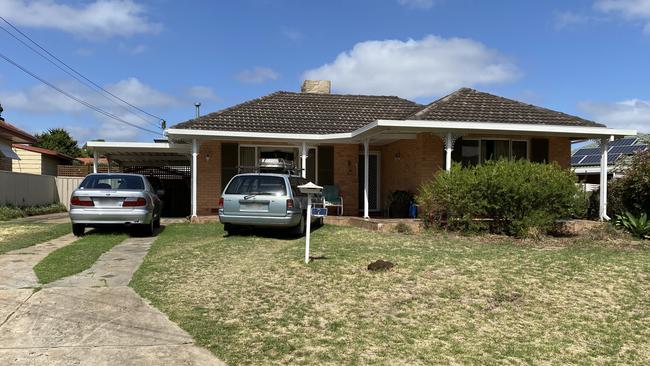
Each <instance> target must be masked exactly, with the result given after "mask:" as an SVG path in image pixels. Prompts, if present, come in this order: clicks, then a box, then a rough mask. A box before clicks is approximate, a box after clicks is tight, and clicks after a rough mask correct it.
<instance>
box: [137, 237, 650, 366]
mask: <svg viewBox="0 0 650 366" xmlns="http://www.w3.org/2000/svg"><path fill="white" fill-rule="evenodd" d="M617 240H618V241H619V242H616V243H615V244H612V243H613V242H614V241H617ZM303 243H304V242H303V240H290V239H283V238H277V237H276V238H273V237H271V238H268V237H266V238H265V237H259V236H244V237H225V236H224V233H223V230H222V227H221V226H220V225H218V224H204V225H173V226H170V227H167V229H166V230H165V231H164V232H163V233H162V234H161V236H160V237H159V239H158V240H157V241H156V243H154V245H153V247H152V250H151V252H150V254H149V255H148V256H147V258H146V259H145V262H144V263H143V265H142V267H141V268H140V270H139V271H138V272H137V273H136V276H135V277H134V280H133V282H132V286H133V287H134V288H135V289H136V291H138V292H139V293H140V294H142V295H143V296H145V297H147V298H149V299H150V300H151V301H152V302H153V304H154V305H156V306H157V307H159V308H160V309H161V310H163V311H164V312H166V313H167V314H168V315H169V316H170V318H171V319H172V320H174V321H176V322H177V323H179V324H180V325H181V326H182V327H183V328H184V329H186V330H187V331H189V332H190V333H191V334H192V335H193V336H194V337H195V338H196V339H197V341H198V342H199V343H200V344H202V345H203V346H205V347H207V348H209V349H210V350H212V351H213V352H214V353H215V354H216V355H217V356H218V357H220V358H222V359H224V360H225V361H226V362H228V363H229V364H391V365H392V364H422V365H424V364H427V365H428V364H495V363H511V364H524V363H526V364H527V363H553V364H564V363H571V364H593V363H648V362H650V341H648V339H649V338H648V336H650V319H649V317H650V298H649V297H648V296H647V293H648V292H649V291H650V251H649V250H646V249H645V248H643V247H641V246H639V245H638V243H637V242H631V241H624V239H620V238H617V239H612V240H609V239H608V240H604V241H588V240H585V239H567V238H563V239H546V240H545V241H537V242H532V241H530V242H528V241H516V240H512V239H508V238H504V237H498V236H487V237H483V236H478V237H457V236H452V235H445V234H435V233H434V234H427V235H399V234H385V233H384V234H378V233H370V232H366V231H363V230H357V229H352V228H342V227H330V226H326V227H324V228H322V229H320V230H318V231H317V232H315V233H314V236H313V248H314V250H313V253H312V254H313V255H315V256H319V255H322V256H325V257H326V259H321V260H316V261H314V262H312V263H311V264H309V265H308V266H306V265H304V263H302V258H303V250H304V249H303V245H304V244H303ZM377 259H386V260H390V261H391V262H393V263H395V267H394V268H393V269H391V270H390V271H386V272H369V271H367V270H366V266H367V265H368V263H370V262H372V261H374V260H377Z"/></svg>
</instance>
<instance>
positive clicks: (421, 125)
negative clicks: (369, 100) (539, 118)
mask: <svg viewBox="0 0 650 366" xmlns="http://www.w3.org/2000/svg"><path fill="white" fill-rule="evenodd" d="M375 123H376V124H377V126H378V127H379V126H383V127H389V128H395V127H398V128H413V129H437V130H441V131H449V130H451V131H459V132H460V131H465V132H470V131H471V132H491V133H518V134H524V133H539V134H549V135H568V136H573V137H583V136H584V137H609V136H616V137H622V136H636V135H637V131H636V130H623V129H614V128H607V127H583V126H557V125H540V124H523V123H499V122H456V121H420V120H405V121H394V120H378V121H376V122H375ZM355 132H356V131H355Z"/></svg>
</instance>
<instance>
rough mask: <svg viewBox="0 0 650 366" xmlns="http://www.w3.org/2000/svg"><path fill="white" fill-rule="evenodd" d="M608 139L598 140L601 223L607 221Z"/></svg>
mask: <svg viewBox="0 0 650 366" xmlns="http://www.w3.org/2000/svg"><path fill="white" fill-rule="evenodd" d="M608 142H609V139H607V138H603V139H601V140H600V207H599V210H598V217H599V218H600V220H601V221H609V220H610V218H609V216H607V150H608V149H609V143H608Z"/></svg>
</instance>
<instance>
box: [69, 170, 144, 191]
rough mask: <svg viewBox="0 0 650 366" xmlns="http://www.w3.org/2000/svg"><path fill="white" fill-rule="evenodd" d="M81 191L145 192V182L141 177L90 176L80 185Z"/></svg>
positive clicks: (118, 175)
mask: <svg viewBox="0 0 650 366" xmlns="http://www.w3.org/2000/svg"><path fill="white" fill-rule="evenodd" d="M79 188H81V189H109V190H143V189H144V181H143V180H142V178H141V177H138V176H134V175H120V174H110V175H108V174H106V175H104V174H99V175H89V176H87V177H86V179H84V180H83V182H81V185H79Z"/></svg>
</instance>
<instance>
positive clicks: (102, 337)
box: [0, 238, 223, 366]
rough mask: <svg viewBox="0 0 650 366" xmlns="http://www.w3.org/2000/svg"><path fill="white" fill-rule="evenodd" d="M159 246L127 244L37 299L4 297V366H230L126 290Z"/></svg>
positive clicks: (0, 296) (17, 293)
mask: <svg viewBox="0 0 650 366" xmlns="http://www.w3.org/2000/svg"><path fill="white" fill-rule="evenodd" d="M153 240H154V238H130V239H127V240H125V241H124V242H123V243H121V244H119V245H117V246H115V247H114V248H113V249H112V250H111V251H109V252H107V253H105V254H103V255H102V256H101V257H100V258H99V260H98V261H97V262H96V263H95V265H93V266H92V267H91V268H90V269H88V270H86V271H84V272H82V273H79V274H77V275H74V276H71V277H69V278H65V279H61V280H59V281H56V282H54V283H51V284H49V285H48V286H47V287H46V288H44V289H42V290H40V291H37V292H33V291H32V290H31V289H20V288H11V289H10V288H8V286H7V289H4V290H0V365H197V366H203V365H223V363H222V362H221V361H219V360H218V359H216V358H215V357H214V355H212V353H210V352H209V351H207V350H206V349H203V348H200V347H197V346H195V345H194V341H193V339H192V337H191V336H190V335H189V334H188V333H186V332H185V331H183V330H182V329H180V328H179V327H178V326H177V325H176V324H174V323H173V322H171V321H170V320H169V319H168V318H167V316H165V314H163V313H161V312H160V311H158V310H157V309H155V308H153V307H152V306H151V305H149V304H148V303H147V302H146V301H145V300H144V299H142V298H141V297H140V296H138V294H136V293H135V291H133V289H131V288H129V287H127V284H128V282H129V281H130V279H131V276H132V274H133V272H135V270H136V269H137V268H138V266H139V265H140V264H141V262H142V259H143V258H144V256H145V255H146V253H147V251H148V249H149V246H150V245H151V243H152V242H153ZM13 255H14V254H13V252H12V253H9V254H6V255H3V256H0V266H1V265H2V264H1V263H2V262H1V261H3V260H4V257H5V256H13ZM6 282H7V283H17V284H23V283H26V282H27V281H22V282H21V281H17V280H12V281H6Z"/></svg>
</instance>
